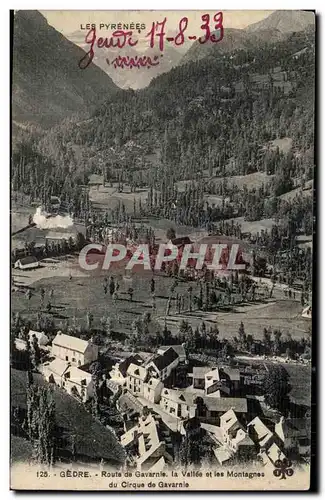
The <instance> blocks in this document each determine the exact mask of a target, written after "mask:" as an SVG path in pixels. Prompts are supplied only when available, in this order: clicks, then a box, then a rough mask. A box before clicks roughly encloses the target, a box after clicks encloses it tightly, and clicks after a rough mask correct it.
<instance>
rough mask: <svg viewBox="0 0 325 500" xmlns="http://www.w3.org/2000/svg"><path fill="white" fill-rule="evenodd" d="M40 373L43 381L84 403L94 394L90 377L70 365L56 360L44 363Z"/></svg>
mask: <svg viewBox="0 0 325 500" xmlns="http://www.w3.org/2000/svg"><path fill="white" fill-rule="evenodd" d="M41 371H42V373H43V376H44V377H45V379H46V380H47V381H48V382H49V383H52V384H56V385H57V386H59V387H62V388H64V389H65V390H66V391H67V393H68V394H70V395H71V396H75V397H77V398H78V399H80V400H81V401H83V402H85V401H87V400H88V399H89V398H90V397H92V396H93V394H94V386H93V382H92V376H91V374H90V373H87V372H85V371H83V370H80V369H79V368H77V367H76V366H71V364H70V363H67V362H66V361H64V360H62V359H59V358H56V359H54V360H53V361H51V362H48V363H44V364H43V365H42V367H41Z"/></svg>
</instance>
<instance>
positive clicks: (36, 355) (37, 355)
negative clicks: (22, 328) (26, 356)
mask: <svg viewBox="0 0 325 500" xmlns="http://www.w3.org/2000/svg"><path fill="white" fill-rule="evenodd" d="M31 361H32V364H33V368H34V370H35V369H36V368H37V367H38V365H39V364H40V362H41V351H40V348H39V345H38V340H37V337H36V335H35V334H34V335H33V340H32V357H31Z"/></svg>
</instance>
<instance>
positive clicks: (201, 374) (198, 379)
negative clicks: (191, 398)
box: [193, 366, 211, 390]
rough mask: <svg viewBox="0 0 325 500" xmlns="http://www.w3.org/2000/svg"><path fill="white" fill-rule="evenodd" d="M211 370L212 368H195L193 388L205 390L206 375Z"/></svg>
mask: <svg viewBox="0 0 325 500" xmlns="http://www.w3.org/2000/svg"><path fill="white" fill-rule="evenodd" d="M210 370H211V368H210V366H194V368H193V388H194V389H203V390H204V388H205V375H206V373H208V372H209V371H210Z"/></svg>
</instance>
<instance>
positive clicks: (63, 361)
mask: <svg viewBox="0 0 325 500" xmlns="http://www.w3.org/2000/svg"><path fill="white" fill-rule="evenodd" d="M11 30H12V47H11V72H12V73H11V84H12V85H11V91H12V103H11V117H12V123H11V142H12V146H11V149H12V151H11V152H12V154H11V187H10V189H11V330H10V371H11V386H10V394H11V426H10V427H11V429H10V433H11V437H10V443H11V484H10V487H11V489H13V490H80V491H83V490H88V491H89V490H96V491H97V490H105V491H133V492H135V491H145V490H149V491H155V492H164V491H182V492H184V491H193V490H196V491H198V490H199V491H209V490H210V491H212V490H213V491H222V490H240V491H245V490H246V491H247V490H255V491H256V490H257V491H267V490H288V491H290V490H297V491H300V490H309V489H310V488H311V478H312V477H313V476H314V475H315V474H316V471H315V470H313V471H311V467H313V462H312V460H313V458H312V457H313V453H314V452H313V449H314V448H313V446H314V442H315V429H314V426H313V425H312V422H313V413H312V411H311V408H312V404H311V403H312V389H313V387H312V385H313V384H312V380H313V377H312V368H313V366H314V359H313V356H312V347H313V344H312V342H313V341H315V336H316V332H315V328H313V315H315V311H313V280H312V276H313V236H314V231H315V216H314V201H315V196H314V168H315V52H316V36H315V31H316V16H315V12H314V11H302V10H287V11H263V10H260V11H231V10H227V11H221V10H216V11H205V10H202V11H199V10H197V11H188V12H187V11H176V10H175V11H68V10H67V11H64V10H63V11H36V10H34V11H33V10H18V11H15V12H11Z"/></svg>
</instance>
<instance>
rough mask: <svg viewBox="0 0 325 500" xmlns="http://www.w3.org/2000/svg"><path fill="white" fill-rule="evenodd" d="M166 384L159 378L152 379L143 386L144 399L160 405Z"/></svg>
mask: <svg viewBox="0 0 325 500" xmlns="http://www.w3.org/2000/svg"><path fill="white" fill-rule="evenodd" d="M163 388H164V384H163V383H162V382H161V380H159V378H155V377H151V378H150V379H149V380H148V382H145V383H144V385H143V397H144V398H145V399H147V400H148V401H150V402H151V403H159V401H160V395H161V391H162V390H163Z"/></svg>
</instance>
